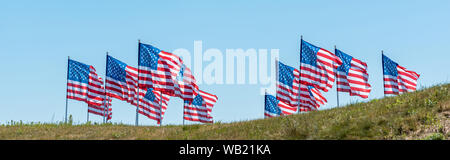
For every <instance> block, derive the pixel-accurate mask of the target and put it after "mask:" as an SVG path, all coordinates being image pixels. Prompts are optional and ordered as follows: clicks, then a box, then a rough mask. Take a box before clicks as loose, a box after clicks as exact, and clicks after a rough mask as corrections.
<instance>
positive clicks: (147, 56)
mask: <svg viewBox="0 0 450 160" xmlns="http://www.w3.org/2000/svg"><path fill="white" fill-rule="evenodd" d="M139 48H140V49H139V57H140V60H139V66H146V67H150V68H151V69H153V70H156V69H157V68H158V60H159V52H161V50H159V49H158V48H156V47H153V46H152V45H148V44H143V43H139Z"/></svg>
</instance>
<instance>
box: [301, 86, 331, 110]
mask: <svg viewBox="0 0 450 160" xmlns="http://www.w3.org/2000/svg"><path fill="white" fill-rule="evenodd" d="M326 102H327V99H325V97H324V96H323V95H322V93H321V92H320V91H319V90H318V89H317V88H315V87H313V86H310V85H304V84H301V85H300V112H308V111H312V110H318V109H319V107H320V105H325V104H326Z"/></svg>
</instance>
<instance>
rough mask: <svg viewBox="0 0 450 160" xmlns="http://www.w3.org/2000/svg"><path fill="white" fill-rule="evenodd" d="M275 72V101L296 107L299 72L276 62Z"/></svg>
mask: <svg viewBox="0 0 450 160" xmlns="http://www.w3.org/2000/svg"><path fill="white" fill-rule="evenodd" d="M277 72H278V73H277V74H278V80H277V99H278V100H280V101H282V102H284V103H286V104H288V105H290V106H298V102H299V96H298V92H299V80H300V76H299V73H300V72H299V71H298V69H295V68H294V67H291V66H288V65H285V64H283V63H281V62H278V68H277Z"/></svg>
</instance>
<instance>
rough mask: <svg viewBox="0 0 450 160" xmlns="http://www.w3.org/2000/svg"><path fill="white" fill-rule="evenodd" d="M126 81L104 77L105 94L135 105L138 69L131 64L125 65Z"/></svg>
mask: <svg viewBox="0 0 450 160" xmlns="http://www.w3.org/2000/svg"><path fill="white" fill-rule="evenodd" d="M125 71H126V78H125V80H126V83H125V82H121V81H118V80H115V79H114V78H111V77H106V94H107V95H108V96H109V97H112V98H117V99H119V100H122V101H126V102H128V103H130V104H132V105H134V106H137V82H138V70H137V69H136V68H134V67H131V66H128V65H127V66H126V68H125Z"/></svg>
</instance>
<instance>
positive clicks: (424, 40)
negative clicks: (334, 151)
mask: <svg viewBox="0 0 450 160" xmlns="http://www.w3.org/2000/svg"><path fill="white" fill-rule="evenodd" d="M449 19H450V1H447V0H442V1H431V0H430V1H412V0H404V1H400V0H399V1H389V0H383V1H376V2H367V1H365V2H362V1H331V0H330V1H309V2H298V1H283V2H279V1H246V2H242V1H233V2H229V1H222V2H210V1H189V2H184V1H164V2H150V1H120V2H119V1H95V2H94V1H87V0H86V1H46V0H42V1H31V0H30V1H21V0H17V1H3V2H1V3H0V60H1V61H0V75H1V77H2V78H1V79H0V88H1V89H2V92H0V100H1V101H0V123H6V122H7V121H10V120H15V121H18V120H23V121H25V122H31V121H34V122H36V121H40V122H51V121H52V120H53V121H54V122H55V121H62V120H63V117H64V110H65V96H66V93H65V90H66V74H67V72H66V70H67V64H66V63H67V56H71V57H73V59H75V60H78V61H81V62H84V63H86V64H90V65H93V66H94V67H95V68H96V69H97V71H98V74H99V75H101V76H102V77H104V74H105V52H106V51H109V52H110V54H111V55H112V56H114V57H115V58H118V59H120V60H122V61H123V62H125V63H128V64H129V65H133V66H136V65H137V39H141V40H142V41H143V42H147V43H151V44H155V45H156V46H157V47H159V48H161V49H164V50H167V51H173V50H175V49H178V48H186V49H188V50H189V51H190V52H191V53H193V42H194V40H202V41H203V50H205V49H208V48H218V49H220V50H221V51H222V52H225V49H226V48H232V49H236V48H242V49H249V48H256V49H261V48H263V49H264V48H265V49H274V48H275V49H280V60H281V61H283V62H284V63H286V64H289V65H291V66H295V67H297V66H298V65H299V54H298V52H299V37H300V35H303V37H304V39H305V40H307V41H309V42H311V43H313V44H315V45H317V46H321V47H323V48H326V49H328V50H330V51H332V49H333V46H334V45H337V47H338V48H339V49H341V50H342V51H344V52H346V53H348V54H350V55H352V56H354V57H355V58H359V59H361V60H363V61H365V62H367V64H368V67H369V68H368V69H369V76H370V77H369V82H370V83H371V85H372V88H373V89H372V92H371V95H370V96H369V99H373V98H380V97H382V96H383V88H382V85H383V82H382V70H381V69H382V68H381V53H380V52H381V50H384V51H385V54H386V55H387V56H389V57H390V58H392V59H393V60H395V61H396V62H398V63H399V64H400V65H402V66H404V67H406V68H408V69H411V70H414V71H416V72H418V73H419V74H421V77H420V79H419V85H420V87H419V88H421V87H425V86H431V85H434V84H438V83H443V82H446V81H448V78H449V76H450V72H449V71H448V70H447V69H448V68H449V64H450V62H449V59H450V20H449ZM224 63H225V62H224ZM203 65H204V66H206V65H207V63H205V62H204V64H203ZM200 87H201V88H203V89H205V90H207V91H210V92H212V93H214V94H216V95H217V96H218V97H219V102H218V103H217V104H216V106H215V107H214V109H213V116H214V119H215V121H222V122H232V121H242V120H249V119H257V118H262V117H263V104H264V102H263V96H261V95H260V94H259V90H260V88H261V87H264V86H263V85H260V84H256V85H249V84H246V85H204V84H202V85H200ZM325 96H326V98H327V99H328V104H327V105H326V106H323V107H322V109H328V108H332V107H335V106H336V92H335V88H334V87H333V90H332V91H330V92H328V93H325ZM340 97H341V104H346V103H350V102H356V101H363V99H360V98H358V97H349V96H347V95H346V94H344V93H341V94H340ZM86 109H87V107H86V105H85V104H83V103H81V102H77V101H74V100H69V114H72V115H73V117H74V120H75V122H78V123H81V122H85V121H86ZM90 117H91V118H90V119H91V120H93V121H96V122H100V121H101V118H100V117H99V116H96V115H91V116H90ZM134 120H135V108H134V107H133V106H131V105H129V104H127V103H125V102H121V101H119V100H113V120H112V122H123V123H126V124H134ZM140 123H141V124H144V125H155V121H153V120H148V119H147V118H144V117H143V116H140ZM181 123H182V101H181V100H180V99H178V98H172V100H171V102H170V103H169V108H168V110H167V113H166V117H165V119H164V121H163V124H181ZM189 123H190V124H192V123H191V122H189Z"/></svg>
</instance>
